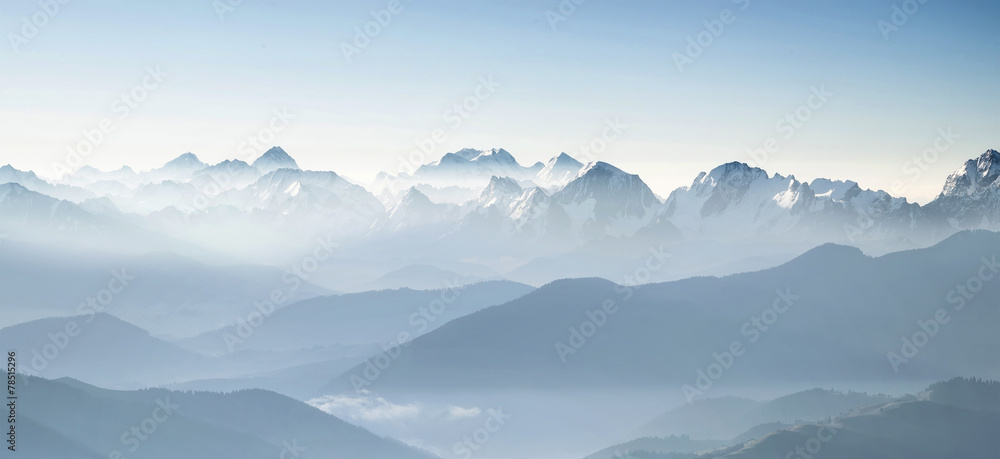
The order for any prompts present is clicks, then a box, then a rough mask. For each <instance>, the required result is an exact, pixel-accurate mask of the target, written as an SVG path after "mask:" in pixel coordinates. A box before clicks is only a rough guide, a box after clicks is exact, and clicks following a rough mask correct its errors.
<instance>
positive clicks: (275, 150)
mask: <svg viewBox="0 0 1000 459" xmlns="http://www.w3.org/2000/svg"><path fill="white" fill-rule="evenodd" d="M252 166H253V167H254V168H256V169H257V170H258V171H260V173H261V174H267V173H270V172H274V171H276V170H278V169H298V168H299V165H298V164H296V163H295V160H294V159H292V157H291V156H289V155H288V153H285V150H283V149H282V148H281V147H271V149H270V150H267V151H266V152H264V154H263V155H261V156H260V158H257V160H256V161H254V162H253V164H252Z"/></svg>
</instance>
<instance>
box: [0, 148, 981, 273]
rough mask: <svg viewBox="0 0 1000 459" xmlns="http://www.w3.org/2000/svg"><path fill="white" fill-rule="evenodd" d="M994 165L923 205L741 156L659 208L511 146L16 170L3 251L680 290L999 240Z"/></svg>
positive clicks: (970, 171) (614, 171) (973, 165)
mask: <svg viewBox="0 0 1000 459" xmlns="http://www.w3.org/2000/svg"><path fill="white" fill-rule="evenodd" d="M998 171H1000V153H998V152H997V151H996V150H988V151H986V152H985V153H983V154H981V155H979V156H977V157H975V158H973V159H970V160H969V161H967V162H966V163H965V164H964V165H962V166H961V167H959V168H958V169H957V170H956V171H955V172H954V173H953V174H952V175H951V176H950V177H949V178H948V179H947V181H946V183H945V184H944V186H943V189H942V192H941V194H940V195H939V196H938V197H937V198H936V199H935V200H933V201H932V202H930V203H928V204H927V205H925V206H920V205H918V204H915V203H910V202H908V201H907V200H906V198H905V197H902V196H892V195H890V194H889V193H887V192H884V191H873V190H865V189H862V188H861V187H860V186H859V185H858V184H857V183H855V182H853V181H850V180H833V179H817V180H814V181H812V182H811V183H806V182H800V181H798V180H796V179H795V178H794V176H783V175H780V174H769V173H767V172H766V171H764V170H762V169H759V168H755V167H750V166H748V165H746V164H744V163H738V162H733V163H728V164H724V165H721V166H719V167H716V168H714V169H712V170H711V171H708V172H705V173H702V174H699V175H698V177H696V178H695V179H694V180H693V182H692V184H691V185H690V186H687V187H682V188H678V189H677V190H674V191H672V192H670V193H669V194H668V195H667V196H666V198H663V199H661V198H660V197H658V196H656V195H655V194H654V193H653V191H652V190H650V188H649V187H648V186H646V184H645V183H644V182H643V180H642V179H641V178H640V177H639V176H638V175H634V174H630V173H628V172H626V171H622V170H621V169H619V168H617V167H615V166H613V165H611V164H608V163H605V162H601V161H597V162H592V163H590V164H583V163H581V162H579V161H577V160H575V159H573V158H572V157H570V156H569V155H567V154H565V153H562V154H559V155H556V156H555V157H553V158H552V159H551V160H550V161H548V162H547V163H546V164H542V163H537V164H534V165H531V166H522V165H520V164H519V163H518V162H517V160H516V159H515V158H514V156H513V155H512V154H511V153H510V152H507V151H506V150H503V149H494V150H486V151H481V150H473V149H464V150H460V151H458V152H454V153H448V154H446V155H444V156H443V157H442V158H441V159H440V160H438V161H435V162H432V163H429V164H424V165H419V167H416V168H415V169H413V171H412V174H407V173H400V174H399V175H391V174H385V173H383V174H380V175H379V177H378V178H377V179H376V180H375V182H374V183H372V184H371V185H370V186H369V187H368V188H365V187H363V186H361V185H358V184H355V183H352V182H351V181H349V180H347V179H345V178H343V177H341V176H339V175H338V174H337V173H336V172H332V171H303V170H301V169H300V168H299V167H298V165H297V163H296V162H295V160H294V159H293V158H292V157H291V156H290V155H289V154H288V153H287V152H285V151H284V150H282V149H281V148H280V147H274V148H271V149H270V150H268V151H266V152H265V153H264V154H263V155H261V156H260V157H259V158H257V159H256V160H255V161H253V163H252V164H247V163H245V162H243V161H239V160H228V161H224V162H222V163H219V164H216V165H208V164H205V163H203V162H201V161H200V160H198V158H197V157H196V156H195V155H194V154H191V153H185V154H183V155H181V156H179V157H178V158H176V159H174V160H172V161H170V162H168V163H167V164H165V165H164V166H163V167H161V168H158V169H153V170H150V171H141V172H136V171H133V170H132V169H130V168H128V167H123V168H122V169H119V170H116V171H111V172H102V171H98V170H96V169H93V168H90V167H86V166H84V167H81V168H80V169H78V170H77V171H76V172H75V173H73V174H71V175H66V176H64V177H62V178H61V179H60V180H59V182H58V183H48V182H46V181H44V180H41V179H40V178H38V177H37V176H36V175H35V174H33V173H31V172H30V171H18V170H15V169H13V168H11V167H9V166H6V167H3V168H0V182H3V184H2V185H0V209H3V213H2V214H0V215H2V219H3V221H2V222H0V223H2V224H3V225H4V228H5V230H6V231H7V235H6V236H5V237H7V238H9V239H15V240H22V241H26V242H36V243H41V242H44V243H46V244H48V245H50V246H63V247H75V248H80V247H87V248H89V249H92V250H96V251H113V252H119V253H132V254H134V253H145V252H148V251H150V250H157V249H158V250H170V251H174V252H176V253H179V254H183V255H186V256H190V257H194V258H196V259H199V260H202V261H209V262H211V261H212V260H215V261H217V260H219V259H226V260H231V261H233V262H249V263H262V264H271V265H282V264H286V263H289V262H294V261H295V260H294V258H295V257H294V256H291V255H290V254H296V253H308V252H309V251H310V250H312V249H313V248H314V247H315V246H316V245H317V240H327V241H331V243H335V244H336V246H337V248H336V254H335V255H334V256H332V257H330V260H327V262H325V263H322V264H321V266H319V267H318V272H317V273H316V274H315V276H314V278H313V279H310V280H311V281H312V282H314V283H318V284H319V285H320V286H322V287H325V288H328V289H334V290H341V291H343V290H357V289H358V285H362V284H370V283H377V282H378V280H379V279H380V278H381V277H382V276H385V275H387V274H389V273H391V272H399V273H404V274H405V275H404V277H403V278H399V277H398V276H397V278H396V280H395V281H394V282H396V286H408V279H407V278H406V276H412V277H413V283H417V282H420V279H421V278H423V279H424V281H423V282H424V284H425V285H426V279H427V277H428V276H431V277H432V278H440V276H441V274H440V272H449V271H455V270H456V269H455V267H456V265H458V264H460V263H461V264H462V265H463V268H462V269H461V271H464V272H463V275H468V274H467V273H468V272H471V271H475V272H478V273H480V274H479V275H475V274H474V275H473V278H472V279H466V282H468V281H469V280H474V279H475V278H477V277H478V278H479V279H491V278H502V277H505V278H508V279H511V280H516V281H519V282H525V283H529V284H532V285H536V286H537V285H541V284H544V283H546V282H549V281H552V280H555V279H560V278H566V277H581V276H599V277H604V278H608V279H611V280H614V281H621V280H622V279H621V276H622V275H624V274H626V273H625V272H623V270H624V269H625V268H624V267H623V266H622V265H623V262H624V261H625V260H628V259H630V258H634V257H636V256H639V255H640V254H642V253H644V252H646V251H648V250H649V249H650V248H658V247H660V246H668V247H670V251H671V252H672V255H673V256H674V257H677V258H676V259H675V261H676V262H675V263H672V264H671V266H669V267H665V268H664V269H660V270H657V271H656V272H653V273H650V276H651V277H650V278H651V279H652V280H670V279H678V278H683V277H688V276H690V275H695V274H729V273H732V272H739V271H745V270H748V269H761V268H765V267H768V266H773V265H774V264H777V263H780V262H782V261H786V260H788V259H790V258H791V257H792V256H794V255H795V254H798V253H801V252H802V251H804V250H806V249H808V248H811V247H813V246H815V245H818V244H821V243H824V242H837V243H845V244H850V245H855V246H859V247H862V248H863V249H865V250H866V251H869V252H870V253H875V254H878V253H885V252H888V251H891V250H900V249H907V248H916V247H925V246H928V245H930V244H933V243H935V242H938V241H940V240H942V239H944V238H945V237H947V236H948V235H950V234H951V233H953V232H955V231H958V230H960V229H970V228H982V229H994V230H996V229H998V228H1000V213H998V211H997V208H998V207H1000V205H998V204H1000V197H998V196H1000V191H998V190H1000V180H998V177H1000V172H998ZM414 241H420V243H419V244H415V243H414ZM693 253H697V256H695V255H693ZM347 260H350V261H351V263H350V265H351V266H352V269H350V270H349V271H350V272H344V271H345V268H344V265H345V262H346V261H347ZM400 270H402V271H400ZM432 272H437V274H429V273H432ZM440 281H443V279H440ZM440 281H439V282H440ZM440 285H441V284H440V283H439V284H438V286H440Z"/></svg>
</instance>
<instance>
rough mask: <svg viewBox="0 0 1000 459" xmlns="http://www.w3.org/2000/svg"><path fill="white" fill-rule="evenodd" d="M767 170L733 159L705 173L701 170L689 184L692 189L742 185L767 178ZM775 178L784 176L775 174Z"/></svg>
mask: <svg viewBox="0 0 1000 459" xmlns="http://www.w3.org/2000/svg"><path fill="white" fill-rule="evenodd" d="M767 178H768V176H767V172H766V171H764V170H763V169H761V168H758V167H750V166H749V165H747V164H746V163H741V162H737V161H733V162H730V163H726V164H723V165H721V166H718V167H716V168H715V169H712V170H711V171H709V172H708V173H707V174H706V173H704V172H702V173H700V174H698V177H696V178H695V179H694V183H692V184H691V188H692V189H702V190H703V189H706V188H715V187H720V186H725V187H742V186H746V185H748V184H749V183H750V182H753V181H754V180H760V179H765V180H766V179H767ZM775 178H784V177H781V176H780V175H775Z"/></svg>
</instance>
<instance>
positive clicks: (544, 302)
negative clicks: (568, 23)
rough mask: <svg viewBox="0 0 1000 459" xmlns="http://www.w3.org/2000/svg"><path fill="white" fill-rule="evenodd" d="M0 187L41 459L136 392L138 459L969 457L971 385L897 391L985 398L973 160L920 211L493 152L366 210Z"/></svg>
mask: <svg viewBox="0 0 1000 459" xmlns="http://www.w3.org/2000/svg"><path fill="white" fill-rule="evenodd" d="M0 177H2V178H4V179H7V180H9V182H7V183H2V184H0V230H2V234H3V241H2V243H0V288H2V289H3V290H4V291H5V292H6V293H7V294H6V295H5V296H4V298H3V299H0V307H2V308H3V310H4V315H3V316H2V321H0V344H2V345H3V346H4V347H5V348H6V349H9V350H15V351H16V352H17V354H18V356H19V359H20V360H19V365H20V372H21V373H27V374H29V375H32V376H33V377H31V378H27V379H25V380H24V381H25V382H26V384H29V385H30V387H31V388H30V389H28V390H32V391H38V392H35V393H33V394H32V395H31V396H30V397H29V398H28V400H29V401H31V403H33V404H35V408H26V409H25V410H26V412H30V413H33V414H32V415H30V416H26V419H25V420H24V424H25V425H26V427H25V430H24V432H26V433H25V438H26V440H25V442H26V443H27V442H32V441H33V440H30V438H36V439H37V438H44V439H46V442H45V444H44V445H40V444H39V443H37V442H35V443H32V447H33V448H38V449H36V450H32V451H33V453H37V457H95V456H98V457H106V456H107V455H108V452H109V451H110V450H109V448H116V447H119V446H120V445H121V444H122V441H119V440H117V439H116V437H115V436H113V435H112V436H111V438H110V440H109V439H108V438H107V437H108V435H110V434H109V432H111V433H114V432H119V433H118V435H120V432H121V431H122V430H121V429H124V428H127V425H128V424H127V423H128V422H132V423H134V422H141V421H142V420H143V418H144V416H149V415H148V414H146V415H143V416H140V417H138V418H137V419H134V420H132V419H131V418H132V417H135V416H138V415H140V414H142V413H141V411H143V410H146V411H150V410H153V409H155V407H156V406H158V405H157V404H156V399H157V397H161V398H162V397H171V398H172V400H183V401H184V405H185V406H187V405H188V404H190V405H193V407H192V408H190V409H187V410H184V411H182V412H183V413H184V414H183V415H179V416H178V418H177V419H178V420H181V419H182V418H183V421H184V422H183V423H179V424H183V428H180V427H175V428H165V429H164V430H163V431H161V432H162V434H163V436H162V437H159V439H158V440H157V441H155V442H150V443H148V444H147V443H143V444H142V447H141V448H140V449H139V450H138V451H139V452H138V454H136V457H174V456H177V455H184V456H185V457H189V456H190V457H198V455H199V454H202V455H203V456H205V457H214V456H212V454H215V455H216V456H218V455H219V454H222V455H223V456H224V455H225V454H237V455H240V456H239V457H257V456H258V455H260V456H262V457H265V456H266V457H270V456H273V455H276V454H281V451H282V450H283V448H287V446H285V444H284V443H283V442H284V441H285V440H286V437H292V438H299V440H300V441H301V440H303V439H309V443H310V445H313V446H307V447H308V448H313V449H311V450H310V452H309V453H306V454H304V455H303V457H376V458H377V457H445V458H467V457H471V455H472V454H473V453H474V454H475V456H476V457H482V458H503V459H506V458H511V457H545V458H560V459H562V458H567V459H568V458H579V457H583V456H584V455H586V454H592V453H593V454H594V456H593V457H595V458H605V457H660V458H662V457H673V458H675V459H676V458H685V459H692V458H695V457H704V458H708V457H748V458H749V457H773V456H774V455H775V454H778V453H777V451H779V450H783V449H785V448H786V447H793V448H794V445H795V444H797V443H804V442H807V441H809V439H810V438H811V436H814V435H816V434H817V432H820V429H823V428H828V427H829V426H831V425H836V426H838V429H842V432H843V435H842V436H839V437H837V438H836V440H834V441H833V442H828V443H824V445H828V446H829V447H827V446H824V448H826V451H828V453H827V454H830V456H829V457H878V452H879V451H893V452H896V453H899V454H910V455H914V457H928V458H930V457H942V456H941V454H942V451H949V450H954V451H960V452H962V453H963V454H966V455H969V456H970V457H972V456H975V455H976V454H980V453H982V452H984V451H985V452H991V451H992V450H991V449H990V445H989V444H987V443H985V442H984V441H983V439H982V436H983V435H982V432H985V431H986V430H988V429H990V428H992V426H993V424H994V423H995V422H996V416H995V414H993V413H986V414H984V413H981V412H978V411H976V410H975V406H974V405H973V403H972V402H970V401H969V400H987V399H988V397H986V396H984V395H983V393H984V392H983V391H984V390H985V391H986V392H987V393H988V392H989V391H990V390H992V387H993V386H989V388H987V389H983V388H982V387H980V386H979V385H978V384H979V383H978V382H975V383H968V384H963V383H961V382H953V381H949V383H948V384H944V385H938V386H935V387H934V388H933V389H934V390H932V391H930V393H931V394H932V395H933V396H931V395H927V396H926V397H923V398H921V396H917V397H910V398H906V397H902V398H901V397H899V395H900V394H902V393H904V392H906V391H912V390H913V388H914V387H920V388H922V387H926V386H927V384H928V383H930V382H933V381H942V380H948V379H950V378H953V377H955V376H971V377H978V378H990V379H996V378H1000V335H997V333H995V332H996V324H997V323H1000V302H998V301H997V298H1000V283H996V282H990V280H991V279H993V278H994V277H998V270H1000V265H998V264H997V261H996V259H997V257H998V256H1000V232H997V230H998V229H1000V228H998V226H997V225H998V222H1000V200H998V199H1000V153H998V152H996V151H995V150H989V151H987V152H985V153H984V154H982V155H979V156H978V157H976V158H973V159H970V160H969V161H967V162H966V163H965V164H963V165H962V166H961V167H960V168H959V169H958V170H956V171H955V173H954V174H952V175H951V176H950V177H949V178H948V180H947V181H946V183H945V185H944V187H943V189H942V192H941V194H940V196H938V197H937V198H936V199H935V200H934V201H932V202H930V203H928V204H927V205H923V206H921V205H918V204H915V203H910V202H908V201H907V200H906V199H905V197H901V196H892V195H890V194H889V193H887V192H884V191H873V190H864V189H862V188H861V187H860V186H859V185H858V184H857V183H855V182H852V181H849V180H833V179H817V180H813V181H811V182H808V183H806V182H800V181H798V180H797V179H795V178H794V177H792V176H783V175H780V174H769V173H767V172H765V171H764V170H762V169H759V168H755V167H750V166H748V165H746V164H743V163H739V162H731V163H727V164H723V165H720V166H719V167H716V168H714V169H712V170H710V171H707V172H704V173H702V174H699V175H698V176H697V177H695V178H694V180H693V182H692V183H691V185H690V186H686V187H682V188H678V189H677V190H674V191H672V192H670V193H669V194H668V195H666V196H665V197H663V196H658V195H657V194H656V193H654V192H653V190H651V189H650V188H649V187H648V186H647V185H646V184H645V182H644V181H643V180H642V178H640V177H639V176H638V175H635V174H631V173H629V172H626V171H623V170H621V169H619V168H617V167H615V166H614V165H612V164H609V163H606V162H602V161H594V162H590V163H587V164H584V163H582V162H580V161H577V160H576V159H574V158H572V157H570V156H569V155H566V154H560V155H557V156H555V157H553V158H552V159H551V160H550V161H548V162H546V163H537V164H533V165H530V166H523V165H521V164H519V163H518V162H517V160H516V159H515V158H514V156H513V155H512V154H511V153H509V152H507V151H505V150H503V149H494V150H486V151H480V150H471V149H465V150H461V151H458V152H455V153H449V154H447V155H445V156H444V157H442V158H441V159H440V160H439V161H435V162H432V163H429V164H424V165H418V166H416V167H414V168H412V173H411V174H407V173H403V174H399V175H390V174H381V175H380V176H379V177H378V178H377V179H376V181H375V183H373V184H370V185H369V186H367V187H365V186H362V185H359V184H357V183H354V182H352V181H351V180H348V179H346V178H344V177H342V176H340V175H338V174H337V173H336V172H332V171H305V170H301V169H300V168H299V166H298V164H297V163H296V162H295V160H294V159H293V158H292V157H291V156H290V155H289V154H288V153H287V152H285V151H284V150H282V149H281V148H279V147H275V148H272V149H270V150H268V151H267V152H266V153H264V154H263V155H262V156H261V157H259V158H257V159H256V160H254V161H253V162H252V163H247V162H244V161H239V160H229V161H224V162H222V163H219V164H216V165H209V164H205V163H203V162H201V161H200V160H199V159H198V158H197V157H196V156H195V155H193V154H190V153H188V154H184V155H181V156H180V157H178V158H177V159H175V160H172V161H170V162H168V163H167V164H166V165H164V166H163V167H161V168H158V169H154V170H150V171H138V172H137V171H134V170H132V169H129V168H127V167H123V168H122V169H119V170H116V171H111V172H101V171H97V170H95V169H92V168H87V167H84V168H81V169H79V170H78V171H76V173H74V174H72V175H67V176H65V177H63V178H62V179H61V180H60V181H59V182H58V183H48V182H45V181H43V180H41V179H39V178H38V177H37V176H35V175H34V174H33V173H31V172H27V171H17V170H14V169H13V168H10V167H9V166H8V167H4V168H0ZM921 333H922V334H923V336H925V337H926V339H925V340H924V339H923V338H921V337H920V334H921ZM35 376H37V377H35ZM40 378H47V379H40ZM59 378H74V380H69V379H59ZM81 381H82V382H81ZM89 384H94V385H95V386H100V387H103V388H104V389H101V388H98V387H95V386H89ZM148 387H159V389H154V390H141V389H144V388H148ZM816 387H823V388H824V389H814V388H816ZM882 388H888V390H889V392H890V393H889V395H885V394H879V395H874V394H877V393H879V392H878V391H880V390H881V389H882ZM108 389H115V391H110V390H108ZM180 391H195V392H194V393H191V392H180ZM204 391H213V392H214V393H209V392H204ZM268 391H273V392H268ZM279 394H280V395H279ZM969 394H972V395H969ZM987 395H989V394H987ZM990 396H991V395H990ZM289 397H292V398H289ZM983 397H986V398H983ZM49 398H51V400H55V401H56V402H59V401H61V402H59V403H62V404H56V402H49V401H45V402H43V401H42V400H49ZM761 400H764V401H761ZM39 407H42V408H44V409H41V408H39ZM74 410H76V411H79V410H83V411H84V412H89V411H91V410H104V411H102V412H103V413H108V414H107V416H105V417H100V418H99V419H96V420H94V419H92V420H91V421H93V422H92V424H87V423H84V422H81V421H80V419H81V418H80V417H78V416H74V414H73V413H74V412H76V411H74ZM852 410H853V411H852ZM272 412H273V413H276V415H275V416H272V417H268V415H267V413H272ZM102 416H103V415H102ZM263 418H267V421H264V420H262V419H263ZM925 418H926V419H927V421H926V422H924V421H923V420H922V419H925ZM913 419H917V420H918V421H913ZM946 421H947V422H946ZM948 422H953V423H955V425H958V426H962V428H963V429H966V431H967V432H970V433H967V434H959V433H954V435H952V434H948V435H950V436H948V435H945V436H944V437H940V438H938V440H939V441H940V442H943V443H942V444H945V445H946V446H938V447H933V446H932V445H931V446H928V445H924V443H922V442H923V440H921V439H919V437H920V432H921V431H922V430H921V429H938V430H940V429H951V428H949V427H947V425H948ZM831 423H834V424H831ZM120 425H122V426H125V427H120ZM497 426H499V427H497ZM174 429H178V430H174ZM866 429H873V430H871V432H875V433H874V434H872V433H871V432H869V431H868V430H866ZM78 432H84V433H87V435H89V436H87V437H84V436H81V435H82V434H79V433H78ZM484 432H485V433H489V437H483V436H482V435H484V434H483V433H484ZM947 432H951V430H948V431H947ZM296 433H297V435H298V436H296V435H295V434H296ZM327 435H333V436H334V439H335V440H330V439H329V438H327ZM483 438H485V440H483V441H479V440H480V439H483ZM168 440H169V441H168ZM174 441H178V442H180V441H183V442H189V443H190V444H188V443H184V444H180V445H177V444H174V443H172V442H174ZM956 442H957V443H956ZM227 444H232V445H237V444H238V445H241V446H233V447H231V448H230V449H229V450H226V452H225V453H220V452H219V451H220V450H219V449H218V448H224V447H225V445H227ZM147 445H148V446H147ZM190 445H203V446H204V447H203V448H202V449H200V450H198V452H195V451H194V449H192V447H190ZM609 445H611V446H609ZM912 445H924V446H926V447H924V448H916V449H915V448H914V447H913V446H912ZM935 448H936V449H935ZM69 451H73V452H74V454H75V455H74V454H69V453H68V452H69ZM595 451H597V453H594V452H595ZM622 451H627V454H628V455H618V454H619V453H621V452H622ZM623 454H624V453H623ZM921 454H923V456H921ZM616 455H618V456H616ZM845 455H846V456H845ZM781 456H782V457H783V454H781ZM817 457H822V456H817Z"/></svg>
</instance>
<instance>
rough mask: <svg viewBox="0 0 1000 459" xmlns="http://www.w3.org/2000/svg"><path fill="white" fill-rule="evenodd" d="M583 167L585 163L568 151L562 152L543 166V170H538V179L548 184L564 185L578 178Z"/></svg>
mask: <svg viewBox="0 0 1000 459" xmlns="http://www.w3.org/2000/svg"><path fill="white" fill-rule="evenodd" d="M581 169H583V163H581V162H580V161H577V160H576V159H573V157H572V156H570V155H567V154H566V153H560V154H559V156H555V157H553V158H552V159H550V160H549V161H548V162H547V163H546V164H545V165H544V166H543V167H542V170H540V171H538V179H539V181H540V182H542V183H543V184H546V185H553V184H558V185H563V184H566V183H567V182H569V181H570V180H572V179H574V178H576V177H577V176H578V175H579V174H580V171H581Z"/></svg>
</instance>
